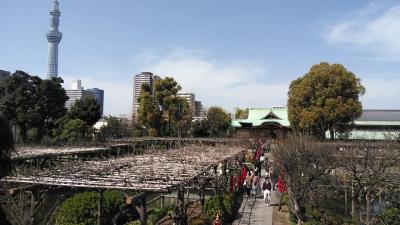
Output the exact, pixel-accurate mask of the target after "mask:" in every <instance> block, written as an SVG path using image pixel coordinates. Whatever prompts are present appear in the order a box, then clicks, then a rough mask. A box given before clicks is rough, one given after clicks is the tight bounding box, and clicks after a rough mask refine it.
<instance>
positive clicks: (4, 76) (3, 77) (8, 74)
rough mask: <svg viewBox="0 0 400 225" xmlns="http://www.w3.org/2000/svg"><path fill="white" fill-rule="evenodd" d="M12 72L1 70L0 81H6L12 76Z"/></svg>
mask: <svg viewBox="0 0 400 225" xmlns="http://www.w3.org/2000/svg"><path fill="white" fill-rule="evenodd" d="M10 74H11V73H10V72H8V71H5V70H0V80H2V79H5V78H7V77H9V76H10Z"/></svg>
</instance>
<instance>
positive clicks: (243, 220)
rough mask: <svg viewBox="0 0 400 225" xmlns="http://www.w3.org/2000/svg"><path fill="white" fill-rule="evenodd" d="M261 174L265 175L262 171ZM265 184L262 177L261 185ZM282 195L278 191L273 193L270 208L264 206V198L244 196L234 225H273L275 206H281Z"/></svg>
mask: <svg viewBox="0 0 400 225" xmlns="http://www.w3.org/2000/svg"><path fill="white" fill-rule="evenodd" d="M261 174H263V175H264V174H265V170H264V169H262V172H261ZM263 182H264V177H262V180H261V184H262V183H263ZM280 196H281V194H280V193H279V192H278V191H272V195H271V202H270V206H269V207H267V206H266V205H265V204H264V199H263V196H257V198H254V195H251V196H250V197H249V198H248V197H247V195H245V196H243V202H242V205H241V206H240V209H239V211H238V216H237V218H236V219H235V221H234V222H233V223H232V225H248V224H251V225H272V212H273V206H274V205H279V200H280Z"/></svg>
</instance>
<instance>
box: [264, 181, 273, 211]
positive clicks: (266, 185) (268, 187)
mask: <svg viewBox="0 0 400 225" xmlns="http://www.w3.org/2000/svg"><path fill="white" fill-rule="evenodd" d="M271 186H272V185H271V182H269V179H268V178H266V179H265V181H264V183H263V187H262V189H263V192H264V203H265V205H266V206H269V203H270V200H271ZM267 201H268V203H267Z"/></svg>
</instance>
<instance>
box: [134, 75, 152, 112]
mask: <svg viewBox="0 0 400 225" xmlns="http://www.w3.org/2000/svg"><path fill="white" fill-rule="evenodd" d="M143 84H149V85H150V87H151V89H153V84H154V77H153V73H151V72H141V73H140V74H137V75H135V76H133V104H132V117H133V118H134V119H136V118H137V113H138V110H139V107H140V104H139V101H138V99H139V97H140V92H141V90H142V85H143Z"/></svg>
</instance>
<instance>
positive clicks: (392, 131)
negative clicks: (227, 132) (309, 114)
mask: <svg viewBox="0 0 400 225" xmlns="http://www.w3.org/2000/svg"><path fill="white" fill-rule="evenodd" d="M231 125H232V126H233V127H234V128H235V130H236V136H238V137H257V136H258V137H270V138H280V137H284V136H285V135H286V134H287V133H288V132H291V131H292V128H291V126H290V122H289V119H288V111H287V108H286V107H273V108H255V109H249V116H248V118H247V119H236V120H233V121H232V124H231ZM340 135H341V134H338V133H335V138H339V136H340ZM326 137H327V138H330V134H329V131H327V132H326ZM341 138H345V139H356V140H385V139H399V138H400V110H383V109H381V110H368V109H367V110H363V112H362V114H361V116H360V117H359V118H357V119H355V120H354V125H353V127H352V129H351V130H350V131H349V132H347V133H346V134H345V136H342V137H341Z"/></svg>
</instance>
